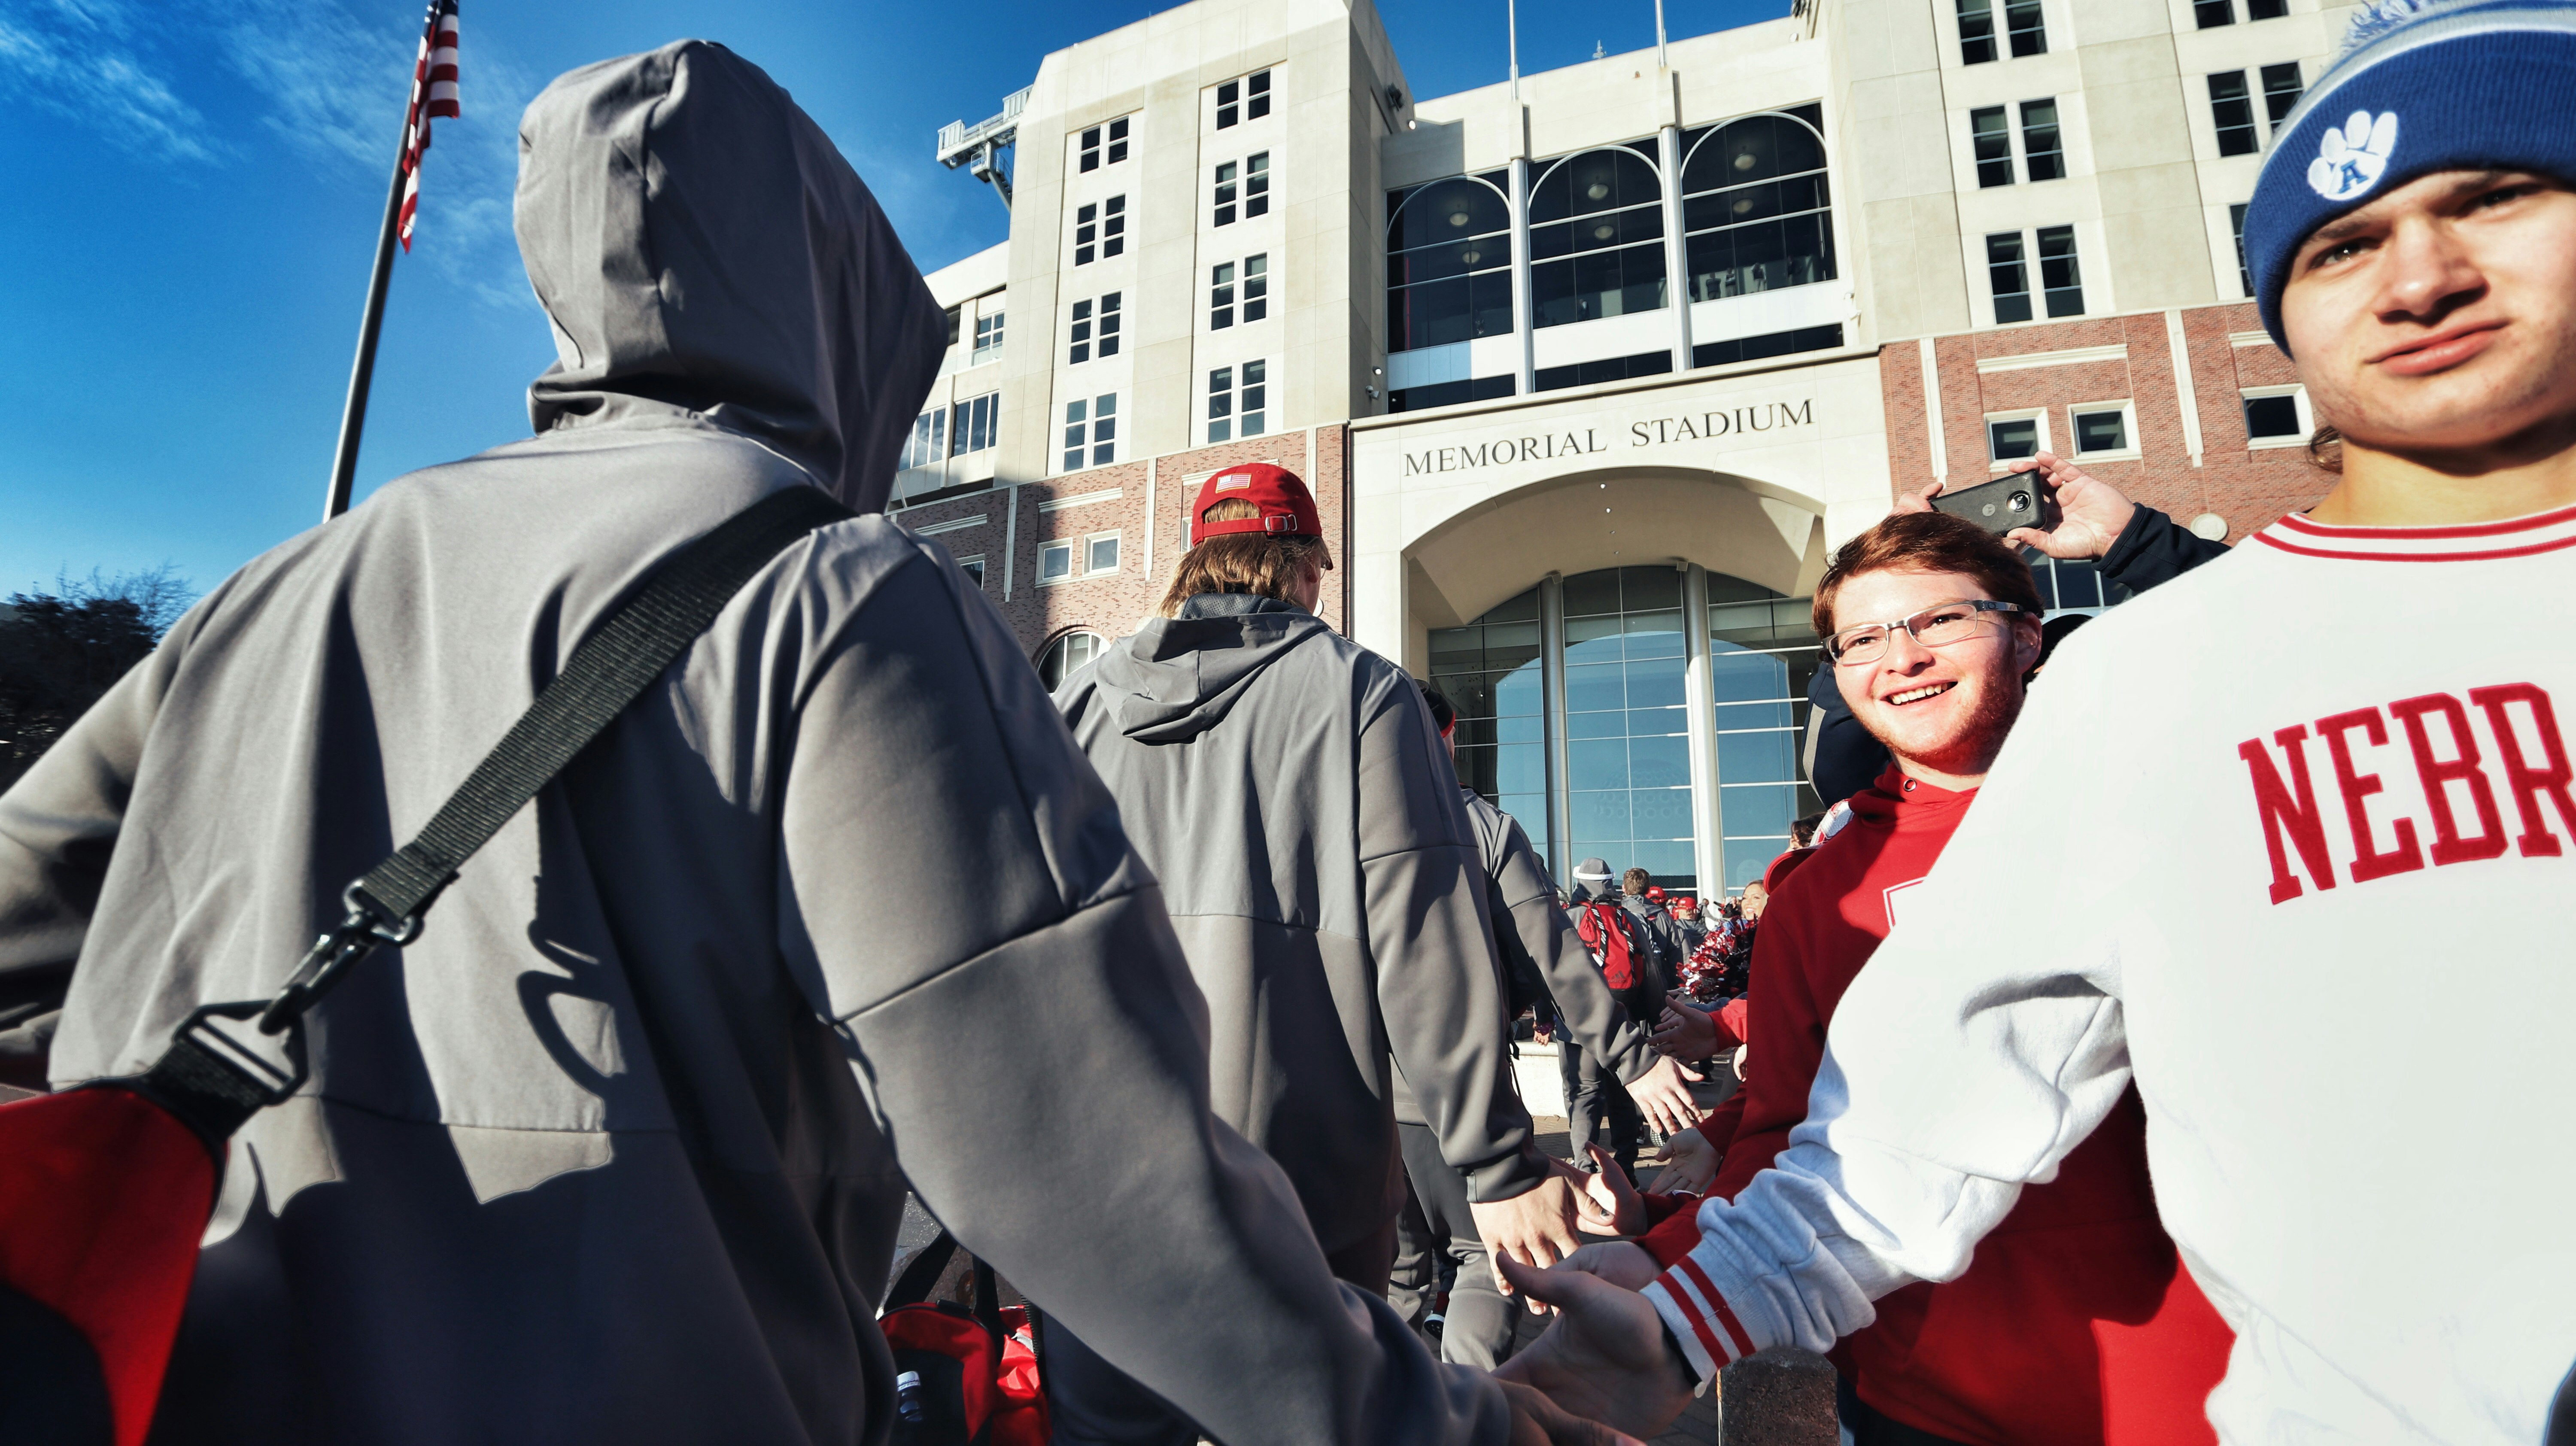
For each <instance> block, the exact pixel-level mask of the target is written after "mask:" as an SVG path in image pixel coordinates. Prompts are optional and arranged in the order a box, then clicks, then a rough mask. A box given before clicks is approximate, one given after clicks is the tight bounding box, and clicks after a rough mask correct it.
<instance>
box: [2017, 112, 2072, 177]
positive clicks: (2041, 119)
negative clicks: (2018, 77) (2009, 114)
mask: <svg viewBox="0 0 2576 1446" xmlns="http://www.w3.org/2000/svg"><path fill="white" fill-rule="evenodd" d="M2021 159H2022V167H2023V169H2024V170H2026V171H2028V172H2029V174H2030V178H2031V179H2032V180H2034V181H2054V180H2059V179H2062V178H2063V177H2064V176H2065V175H2066V150H2065V147H2064V145H2063V144H2062V143H2061V142H2060V141H2059V140H2058V138H2057V101H2056V98H2055V97H2051V98H2049V99H2047V100H2026V101H2023V102H2022V103H2021Z"/></svg>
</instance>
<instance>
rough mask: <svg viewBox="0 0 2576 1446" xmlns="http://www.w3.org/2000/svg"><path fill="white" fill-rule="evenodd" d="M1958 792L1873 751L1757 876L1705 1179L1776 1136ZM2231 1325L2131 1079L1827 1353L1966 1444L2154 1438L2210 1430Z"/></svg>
mask: <svg viewBox="0 0 2576 1446" xmlns="http://www.w3.org/2000/svg"><path fill="white" fill-rule="evenodd" d="M1975 797H1976V794H1975V792H1974V790H1971V791H1969V792H1966V793H1951V792H1948V791H1945V790H1943V789H1939V788H1935V787H1933V786H1932V785H1930V784H1928V783H1923V782H1920V781H1916V780H1911V779H1907V778H1905V777H1904V776H1903V775H1902V774H1900V773H1899V772H1897V771H1896V770H1894V769H1890V770H1889V771H1888V772H1887V773H1886V774H1885V775H1883V776H1882V777H1881V778H1880V779H1879V780H1878V783H1877V785H1876V786H1875V787H1872V788H1870V789H1868V790H1865V791H1864V792H1862V793H1861V794H1860V795H1859V796H1857V797H1855V798H1854V799H1852V801H1851V802H1852V811H1853V815H1854V817H1853V818H1852V821H1851V823H1850V824H1849V825H1848V826H1846V827H1845V828H1844V829H1843V830H1842V831H1841V832H1840V833H1837V834H1836V835H1834V837H1833V838H1831V839H1829V840H1827V841H1825V842H1824V843H1822V844H1820V845H1818V846H1817V847H1816V848H1815V849H1814V850H1812V851H1811V852H1810V856H1809V857H1808V858H1806V859H1805V860H1803V861H1802V865H1801V867H1799V868H1798V869H1796V870H1795V871H1794V872H1792V873H1791V874H1790V875H1789V877H1788V878H1787V879H1785V880H1784V881H1783V883H1782V884H1781V886H1780V887H1779V888H1777V889H1776V890H1775V891H1774V892H1773V893H1772V895H1771V905H1770V908H1769V909H1768V910H1767V911H1766V912H1765V913H1764V915H1763V918H1762V932H1761V934H1760V936H1759V937H1758V938H1757V939H1756V941H1755V943H1754V948H1755V950H1756V955H1755V968H1754V971H1753V977H1754V979H1755V980H1756V981H1757V983H1756V987H1755V988H1754V989H1753V990H1752V992H1751V993H1750V994H1749V995H1748V996H1747V997H1748V998H1749V999H1750V1000H1751V1001H1752V1011H1751V1016H1750V1019H1749V1021H1748V1026H1747V1029H1746V1040H1747V1043H1748V1045H1749V1047H1750V1048H1751V1050H1752V1055H1751V1058H1750V1060H1749V1062H1748V1065H1747V1068H1746V1078H1745V1082H1744V1089H1743V1090H1742V1091H1741V1092H1740V1096H1739V1097H1740V1098H1741V1099H1742V1100H1743V1101H1744V1106H1743V1117H1742V1121H1741V1123H1740V1124H1738V1126H1737V1127H1736V1129H1735V1132H1734V1138H1733V1141H1732V1143H1731V1144H1730V1145H1729V1146H1728V1148H1727V1151H1726V1158H1725V1161H1724V1163H1723V1164H1722V1165H1721V1166H1720V1168H1719V1170H1718V1175H1717V1180H1716V1183H1715V1184H1713V1185H1712V1186H1711V1187H1710V1193H1712V1194H1715V1195H1722V1196H1724V1197H1726V1198H1728V1199H1730V1200H1731V1199H1733V1198H1734V1197H1735V1193H1736V1192H1737V1191H1739V1190H1741V1189H1743V1188H1744V1187H1745V1185H1747V1184H1749V1183H1751V1181H1752V1179H1753V1177H1754V1176H1755V1175H1757V1174H1759V1173H1760V1172H1761V1171H1762V1170H1763V1169H1764V1168H1765V1167H1766V1166H1768V1165H1769V1164H1770V1163H1771V1162H1772V1160H1773V1158H1774V1157H1776V1156H1777V1155H1778V1154H1779V1153H1780V1152H1781V1151H1782V1150H1784V1149H1786V1148H1787V1147H1788V1143H1789V1132H1790V1131H1791V1130H1792V1129H1794V1128H1796V1127H1797V1125H1798V1123H1799V1122H1800V1121H1801V1120H1803V1119H1805V1118H1806V1114H1807V1091H1808V1089H1809V1087H1810V1086H1811V1085H1813V1084H1814V1083H1815V1078H1816V1071H1817V1069H1818V1068H1819V1067H1820V1065H1821V1064H1822V1062H1823V1059H1824V1048H1825V1031H1826V1027H1827V1026H1828V1025H1829V1024H1830V1023H1831V1022H1832V1020H1833V1017H1834V1008H1835V1006H1836V1005H1838V1004H1840V1003H1841V1002H1842V997H1843V991H1844V990H1846V989H1848V988H1849V987H1850V986H1851V982H1852V980H1853V979H1855V978H1857V977H1858V976H1859V974H1860V971H1861V969H1862V968H1863V967H1864V966H1865V965H1867V964H1868V963H1869V958H1870V955H1871V954H1872V953H1873V952H1875V951H1876V950H1877V948H1878V945H1879V942H1880V941H1881V940H1883V939H1885V938H1886V937H1887V932H1888V929H1889V927H1890V926H1891V925H1892V923H1893V922H1894V920H1895V918H1897V917H1900V916H1901V915H1902V914H1903V911H1904V891H1905V890H1906V889H1907V888H1909V887H1911V886H1912V885H1914V884H1916V883H1918V882H1920V881H1921V880H1922V878H1923V876H1924V875H1925V874H1927V873H1929V872H1931V869H1932V861H1933V859H1934V858H1936V857H1938V856H1939V854H1940V852H1941V848H1942V846H1943V845H1944V844H1946V843H1948V842H1949V839H1950V833H1951V830H1952V829H1954V828H1956V827H1957V826H1958V822H1959V820H1960V818H1961V817H1963V816H1964V815H1965V814H1966V813H1967V809H1968V805H1969V803H1970V802H1971V801H1972V800H1973V799H1974V798H1975ZM1697 1242H1698V1228H1697V1226H1696V1224H1695V1223H1694V1222H1693V1220H1692V1216H1691V1214H1690V1213H1689V1212H1684V1213H1682V1214H1678V1215H1675V1216H1673V1217H1671V1218H1670V1219H1668V1220H1666V1221H1665V1222H1663V1224H1661V1225H1659V1226H1658V1227H1657V1228H1656V1229H1655V1230H1653V1231H1651V1232H1649V1233H1648V1234H1647V1236H1646V1237H1645V1244H1646V1247H1647V1249H1648V1250H1650V1251H1651V1252H1653V1254H1654V1256H1655V1258H1656V1260H1657V1261H1658V1262H1659V1263H1661V1264H1664V1265H1670V1264H1672V1263H1673V1262H1674V1261H1676V1260H1678V1259H1680V1258H1681V1257H1682V1256H1683V1255H1684V1254H1687V1253H1688V1252H1689V1250H1690V1248H1691V1247H1692V1246H1693V1245H1694V1244H1696V1243H1697ZM2232 1344H2233V1338H2232V1336H2231V1335H2230V1334H2229V1332H2228V1329H2227V1327H2226V1325H2225V1323H2224V1322H2222V1321H2221V1320H2220V1319H2219V1318H2218V1313H2217V1312H2216V1311H2214V1310H2212V1309H2211V1308H2210V1305H2209V1302H2208V1301H2207V1299H2205V1298H2204V1297H2203V1296H2202V1295H2201V1293H2200V1290H2199V1288H2198V1287H2197V1286H2196V1285H2194V1284H2193V1282H2192V1279H2191V1275H2190V1273H2189V1272H2188V1271H2185V1270H2183V1269H2182V1267H2181V1261H2180V1259H2179V1258H2178V1257H2177V1256H2176V1255H2175V1253H2174V1247H2173V1242H2172V1241H2171V1240H2170V1239H2168V1238H2166V1235H2165V1233H2164V1228H2163V1226H2162V1225H2160V1224H2159V1223H2158V1222H2157V1219H2156V1204H2155V1194H2154V1191H2153V1189H2152V1188H2151V1187H2150V1185H2149V1183H2148V1179H2147V1151H2146V1114H2145V1111H2144V1109H2143V1108H2142V1107H2141V1106H2140V1105H2139V1103H2138V1098H2137V1094H2136V1092H2135V1091H2134V1090H2132V1091H2131V1092H2130V1094H2129V1095H2128V1097H2127V1098H2126V1099H2125V1100H2123V1101H2122V1102H2121V1104H2120V1106H2119V1107H2118V1108H2117V1109H2115V1110H2114V1111H2113V1112H2112V1114H2111V1116H2110V1118H2109V1119H2107V1120H2105V1121H2104V1122H2103V1124H2102V1126H2101V1128H2099V1129H2097V1130H2095V1131H2094V1132H2093V1134H2092V1136H2091V1137H2090V1138H2088V1139H2087V1140H2085V1142H2084V1143H2083V1144H2081V1145H2079V1146H2077V1147H2076V1149H2075V1151H2074V1152H2073V1153H2072V1154H2070V1155H2068V1156H2067V1157H2066V1159H2065V1161H2064V1163H2063V1164H2061V1165H2060V1166H2059V1168H2058V1174H2057V1178H2056V1179H2055V1180H2054V1181H2051V1182H2050V1183H2048V1184H2045V1185H2033V1186H2031V1187H2029V1188H2028V1189H2025V1190H2024V1191H2023V1192H2022V1195H2021V1200H2020V1203H2018V1204H2017V1205H2016V1206H2015V1207H2014V1208H2013V1212H2012V1214H2011V1215H2009V1216H2007V1217H2006V1218H2005V1220H2004V1222H2003V1224H2002V1225H2000V1226H1998V1227H1996V1229H1995V1231H1994V1233H1992V1234H1990V1235H1988V1236H1987V1237H1986V1238H1985V1240H1984V1241H1983V1242H1981V1243H1980V1244H1979V1245H1978V1246H1977V1250H1976V1258H1975V1261H1974V1262H1973V1263H1972V1264H1971V1265H1970V1266H1969V1267H1968V1271H1967V1273H1966V1274H1964V1275H1962V1276H1960V1277H1959V1278H1958V1279H1957V1280H1954V1281H1950V1282H1948V1283H1946V1284H1941V1285H1931V1284H1917V1285H1911V1286H1908V1287H1906V1288H1905V1289H1903V1290H1900V1291H1898V1292H1896V1293H1895V1294H1893V1295H1890V1296H1888V1297H1886V1298H1885V1299H1883V1300H1881V1301H1879V1302H1878V1319H1877V1321H1876V1322H1875V1323H1874V1324H1872V1325H1870V1326H1868V1327H1867V1328H1865V1329H1863V1330H1860V1331H1857V1332H1855V1333H1854V1334H1852V1335H1849V1336H1846V1337H1844V1338H1843V1341H1842V1343H1841V1344H1840V1345H1838V1346H1837V1347H1835V1349H1834V1360H1835V1364H1836V1365H1837V1366H1838V1367H1840V1368H1841V1370H1842V1371H1843V1372H1844V1374H1845V1375H1846V1376H1848V1377H1849V1378H1850V1379H1851V1380H1852V1382H1853V1386H1854V1388H1855V1389H1856V1390H1858V1392H1859V1393H1860V1397H1861V1399H1862V1400H1864V1401H1867V1402H1868V1403H1869V1404H1870V1405H1871V1406H1874V1407H1876V1408H1877V1409H1878V1410H1879V1411H1881V1412H1883V1413H1885V1414H1886V1415H1888V1416H1890V1417H1893V1418H1894V1419H1896V1420H1898V1421H1901V1422H1904V1423H1905V1424H1907V1425H1910V1426H1914V1427H1916V1428H1918V1429H1921V1430H1925V1431H1930V1432H1933V1433H1935V1434H1937V1435H1941V1436H1946V1437H1949V1438H1951V1439H1953V1440H1957V1441H1962V1442H1967V1443H1971V1446H2092V1443H2108V1446H2131V1443H2135V1446H2169V1443H2177V1442H2195V1441H2198V1442H2210V1441H2215V1440H2216V1436H2215V1434H2214V1433H2213V1432H2212V1431H2211V1430H2210V1427H2209V1424H2208V1420H2207V1418H2206V1416H2205V1415H2204V1414H2203V1410H2202V1403H2203V1401H2204V1400H2206V1398H2207V1397H2208V1395H2209V1392H2210V1390H2211V1389H2212V1388H2214V1387H2215V1386H2216V1385H2217V1384H2218V1381H2219V1378H2220V1377H2221V1376H2222V1375H2224V1374H2225V1373H2226V1369H2227V1352H2228V1349H2229V1347H2230V1346H2231V1345H2232Z"/></svg>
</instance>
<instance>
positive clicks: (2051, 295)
mask: <svg viewBox="0 0 2576 1446" xmlns="http://www.w3.org/2000/svg"><path fill="white" fill-rule="evenodd" d="M2039 286H2040V290H2041V291H2043V292H2045V293H2047V296H2048V314H2049V315H2051V316H2082V315H2083V314H2084V275H2083V273H2082V272H2081V271H2080V270H2078V269H2077V268H2076V265H2075V228H2074V227H2072V226H2042V227H2040V228H2039Z"/></svg>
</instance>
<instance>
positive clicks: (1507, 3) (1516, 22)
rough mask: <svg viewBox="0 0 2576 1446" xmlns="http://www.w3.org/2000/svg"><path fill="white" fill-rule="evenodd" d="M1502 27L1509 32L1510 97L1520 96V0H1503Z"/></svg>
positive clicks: (1516, 97) (1517, 97)
mask: <svg viewBox="0 0 2576 1446" xmlns="http://www.w3.org/2000/svg"><path fill="white" fill-rule="evenodd" d="M1503 28H1504V29H1505V30H1507V31H1509V32H1510V33H1511V42H1512V99H1514V100H1519V99H1520V98H1521V7H1520V0H1503Z"/></svg>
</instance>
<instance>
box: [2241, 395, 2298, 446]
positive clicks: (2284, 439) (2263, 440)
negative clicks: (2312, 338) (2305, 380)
mask: <svg viewBox="0 0 2576 1446" xmlns="http://www.w3.org/2000/svg"><path fill="white" fill-rule="evenodd" d="M2266 397H2289V398H2292V399H2293V400H2294V401H2295V402H2296V404H2297V407H2298V416H2299V430H2298V431H2297V432H2295V433H2290V434H2287V435H2283V436H2278V437H2257V436H2255V435H2254V421H2253V419H2252V418H2251V417H2246V416H2244V404H2245V403H2247V402H2251V401H2255V400H2257V399H2260V398H2266ZM2236 400H2237V407H2238V415H2239V417H2240V419H2242V420H2243V421H2244V423H2245V447H2246V450H2247V451H2251V452H2270V451H2277V450H2280V449H2282V448H2288V447H2305V446H2307V445H2308V439H2309V438H2310V437H2313V436H2315V435H2316V431H2317V417H2316V413H2315V411H2314V410H2312V409H2311V408H2310V407H2309V405H2308V389H2307V387H2306V386H2304V385H2302V384H2301V383H2298V382H2287V383H2283V384H2281V385H2278V386H2268V387H2239V388H2238V389H2237V391H2236Z"/></svg>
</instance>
